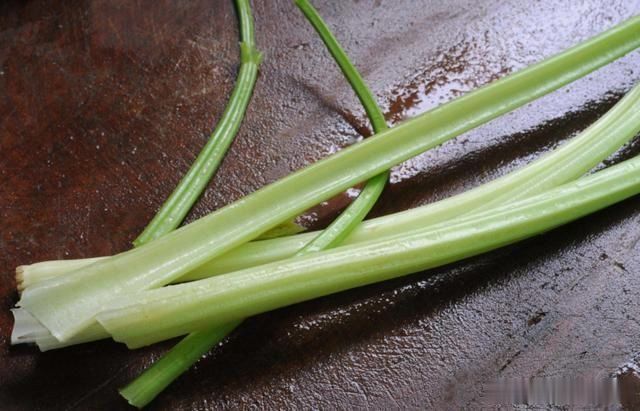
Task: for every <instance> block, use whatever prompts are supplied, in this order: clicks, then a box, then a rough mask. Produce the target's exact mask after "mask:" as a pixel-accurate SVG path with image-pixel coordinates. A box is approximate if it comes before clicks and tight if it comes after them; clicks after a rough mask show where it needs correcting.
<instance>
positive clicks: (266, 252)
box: [18, 85, 640, 286]
mask: <svg viewBox="0 0 640 411" xmlns="http://www.w3.org/2000/svg"><path fill="white" fill-rule="evenodd" d="M638 112H640V85H638V86H635V87H634V88H633V89H632V90H631V91H629V93H627V95H626V96H625V97H623V98H622V99H621V100H620V101H619V102H618V103H617V104H616V105H615V106H614V107H613V108H611V110H609V111H608V112H607V113H606V114H605V115H604V116H602V117H601V118H600V119H598V121H596V122H595V123H594V124H593V125H591V126H590V127H589V128H587V129H586V130H585V131H583V132H582V133H580V134H579V135H578V136H576V137H575V138H573V139H571V140H570V141H568V142H567V143H565V144H562V145H561V146H560V147H559V148H557V149H556V150H554V151H552V152H550V153H548V154H545V155H543V156H542V157H541V158H539V159H536V160H535V161H533V162H532V163H531V164H529V165H527V166H525V167H523V168H521V169H518V170H516V171H514V172H511V173H509V174H507V175H505V176H503V177H500V178H498V179H496V180H493V181H491V182H489V183H486V184H484V185H482V186H479V187H476V188H473V189H471V190H469V191H467V192H464V193H461V194H458V195H456V196H453V197H451V198H447V199H444V200H441V201H439V202H436V203H433V204H427V205H424V206H420V207H417V208H415V209H412V210H408V211H405V212H400V213H395V214H393V215H388V216H384V217H379V218H375V219H371V220H368V221H365V222H363V223H362V224H361V225H360V226H359V227H358V228H357V229H356V230H355V231H354V232H353V233H352V234H351V235H350V236H349V237H348V238H346V239H345V244H355V243H358V242H361V241H366V240H370V239H372V238H374V237H375V238H378V237H382V236H384V235H388V234H389V233H399V232H402V231H403V230H408V229H411V228H412V227H414V226H415V225H416V224H419V225H421V226H427V225H430V224H433V223H434V222H437V221H443V220H448V219H450V218H452V217H454V216H456V215H460V214H464V213H465V212H472V211H474V210H477V208H478V207H480V206H482V205H485V206H486V205H487V204H490V202H492V201H495V199H500V200H503V201H507V200H508V199H511V200H514V199H521V198H525V197H526V196H527V195H534V194H539V193H541V192H543V191H545V190H547V189H549V188H553V187H555V186H557V185H560V184H563V183H566V182H568V181H571V180H573V179H575V178H577V177H579V176H580V175H582V174H584V173H586V172H587V171H588V170H590V169H591V168H593V167H595V166H596V165H597V164H598V163H599V162H601V161H602V160H604V159H605V158H606V157H608V156H609V155H610V154H612V153H613V152H615V151H616V150H617V149H618V148H620V147H621V146H622V145H623V144H625V143H626V142H627V141H629V140H630V139H631V138H633V137H634V136H635V135H636V134H637V133H638V132H639V131H640V124H639V123H638V120H637V117H635V116H633V117H632V116H629V113H638ZM316 235H317V233H305V234H300V235H295V236H291V237H285V238H278V239H271V240H264V241H254V242H250V243H247V244H244V245H242V246H239V247H237V248H235V249H233V250H231V251H229V252H228V253H226V254H224V255H222V256H220V257H218V258H215V259H213V260H211V261H208V262H207V263H205V264H203V265H201V266H200V267H198V268H196V269H195V270H193V271H191V272H189V273H187V274H186V275H185V276H184V277H181V278H180V279H178V280H177V281H192V280H197V279H202V278H207V277H210V276H213V275H219V274H224V273H227V272H231V271H237V270H241V269H244V268H248V267H252V266H255V265H260V264H265V263H268V262H272V261H277V260H281V259H284V258H288V257H291V256H293V255H294V254H295V253H296V251H297V250H299V249H301V248H302V247H304V245H305V244H307V243H308V242H309V241H311V239H312V238H314V237H315V236H316ZM98 258H108V257H98ZM96 260H97V259H94V258H86V259H78V260H55V261H45V262H40V263H36V264H31V265H26V266H21V267H19V271H20V274H19V276H18V277H19V278H20V281H24V286H28V285H33V284H36V283H38V282H41V281H44V280H45V279H48V278H52V277H55V276H61V275H65V274H67V273H68V272H69V271H71V270H74V269H77V268H80V267H85V266H87V265H89V264H91V263H93V262H95V261H96Z"/></svg>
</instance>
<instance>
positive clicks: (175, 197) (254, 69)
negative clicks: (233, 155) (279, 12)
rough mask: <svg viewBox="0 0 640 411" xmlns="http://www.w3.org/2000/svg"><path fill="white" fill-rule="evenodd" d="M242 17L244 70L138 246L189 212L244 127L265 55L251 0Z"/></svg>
mask: <svg viewBox="0 0 640 411" xmlns="http://www.w3.org/2000/svg"><path fill="white" fill-rule="evenodd" d="M236 4H237V8H238V10H239V13H238V17H239V19H240V38H241V41H240V70H239V73H238V79H237V81H236V85H235V87H234V89H233V93H232V94H231V97H230V99H229V104H227V107H226V108H225V110H224V112H223V113H222V117H221V118H220V122H219V123H218V124H217V125H216V128H215V130H214V131H213V133H212V134H211V137H210V138H209V141H208V142H207V144H206V145H205V147H204V148H203V149H202V151H201V152H200V154H198V157H197V158H196V160H195V162H194V163H193V164H192V165H191V168H190V169H189V171H188V172H187V174H186V175H185V176H184V177H183V178H182V180H181V181H180V183H179V184H178V185H177V186H176V188H175V189H174V190H173V192H172V193H171V195H170V196H169V198H168V199H167V200H166V201H165V202H164V203H163V204H162V207H160V210H158V212H157V214H156V215H155V217H153V219H152V220H151V222H150V223H149V225H147V227H146V228H145V229H144V231H143V232H142V233H141V234H140V235H139V236H138V238H136V239H135V240H134V241H133V244H134V245H135V246H140V245H142V244H145V243H148V242H149V241H151V240H154V239H156V238H159V237H161V236H163V235H165V234H166V233H168V232H170V231H173V230H174V229H175V228H176V227H178V226H179V225H180V224H181V223H182V220H184V218H185V217H186V215H187V213H188V212H189V210H190V209H191V207H192V206H193V204H194V203H195V202H196V201H197V200H198V197H200V195H201V194H202V192H203V191H204V189H205V188H206V186H207V184H208V182H209V180H210V179H211V177H212V176H213V174H214V173H215V172H216V170H217V169H218V166H219V165H220V163H221V162H222V159H223V158H224V155H225V153H226V152H227V149H228V148H229V146H230V145H231V142H232V141H233V139H234V137H235V135H236V134H237V133H238V130H239V129H240V124H241V123H242V118H243V117H244V114H245V112H246V110H247V106H248V105H249V100H250V99H251V94H252V93H253V86H254V85H255V82H256V79H257V77H258V66H259V65H260V60H261V58H262V57H261V54H260V52H258V50H257V49H256V47H255V42H254V39H253V17H252V16H251V13H250V12H247V11H244V10H245V9H248V8H249V7H250V6H249V3H248V0H236Z"/></svg>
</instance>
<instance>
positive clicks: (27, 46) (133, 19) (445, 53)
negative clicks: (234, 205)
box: [0, 0, 640, 410]
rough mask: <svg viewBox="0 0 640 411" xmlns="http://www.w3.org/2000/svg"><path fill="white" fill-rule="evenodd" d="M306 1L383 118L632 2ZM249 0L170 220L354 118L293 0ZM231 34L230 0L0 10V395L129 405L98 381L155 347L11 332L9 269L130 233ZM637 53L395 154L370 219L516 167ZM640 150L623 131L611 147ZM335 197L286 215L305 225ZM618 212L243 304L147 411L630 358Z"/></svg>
mask: <svg viewBox="0 0 640 411" xmlns="http://www.w3.org/2000/svg"><path fill="white" fill-rule="evenodd" d="M314 3H315V4H316V6H317V7H318V9H319V11H320V12H321V13H322V15H323V16H325V17H326V20H327V21H328V23H329V24H330V25H331V26H332V27H333V28H335V31H336V34H337V36H338V38H339V39H340V40H341V41H342V42H343V44H344V46H345V48H346V49H347V50H348V52H349V53H350V55H351V56H352V57H353V60H354V61H355V63H356V64H357V65H358V67H360V68H361V70H362V73H363V74H364V76H365V77H366V79H367V80H368V81H369V82H370V84H371V86H372V88H373V90H374V91H375V93H376V95H377V96H378V99H379V101H380V103H381V104H382V105H383V107H384V108H385V111H386V112H387V113H388V119H389V121H390V122H391V123H396V122H398V121H401V120H402V119H403V118H406V117H408V116H412V115H415V114H418V113H420V112H422V111H425V110H427V109H429V108H430V107H433V106H435V105H437V104H440V103H442V102H443V101H446V100H449V99H451V98H452V97H454V96H456V95H459V94H461V93H464V92H466V91H468V90H470V89H472V88H474V87H476V86H478V85H482V84H485V83H487V82H489V81H491V80H493V79H495V78H498V77H500V76H502V75H504V74H506V73H508V72H510V71H513V70H516V69H518V68H521V67H524V66H525V65H527V64H530V63H532V62H535V61H538V60H539V59H541V58H542V57H544V56H548V55H551V54H553V53H555V52H557V51H559V50H561V49H563V48H565V47H567V46H569V45H572V44H574V43H576V42H577V41H579V40H581V39H584V38H586V37H588V36H591V35H594V34H596V33H597V32H599V31H601V30H604V29H606V28H608V27H610V26H612V25H613V24H615V23H618V22H620V21H622V20H623V19H625V18H627V17H630V16H631V15H633V14H637V13H639V12H640V1H638V0H615V1H599V0H587V1H582V2H579V3H578V2H574V1H572V0H566V1H557V0H553V1H551V0H548V1H547V0H543V1H538V2H535V3H533V2H524V1H520V0H507V1H504V0H501V1H481V2H477V1H471V0H468V1H467V0H455V1H448V2H439V1H422V2H417V1H408V0H406V1H386V0H385V1H380V0H376V1H373V0H372V1H365V0H360V1H353V2H352V1H348V2H332V1H320V0H318V1H315V2H314ZM254 6H255V7H254V11H255V17H256V32H257V43H258V45H259V48H260V49H261V50H262V51H263V52H264V55H265V59H264V64H263V65H262V70H261V73H260V77H259V79H258V84H257V87H256V91H255V95H254V98H253V100H252V103H251V107H250V108H249V111H248V114H247V118H246V121H245V123H244V125H243V126H242V129H241V131H240V134H239V136H238V138H237V140H236V141H235V143H234V145H233V147H232V149H231V152H230V153H229V155H228V156H227V158H226V159H225V161H224V164H223V165H222V168H221V170H220V172H219V173H218V175H217V176H216V177H215V178H214V180H213V181H212V183H211V184H210V186H209V188H208V190H207V192H206V193H205V194H204V196H203V198H202V199H201V201H200V202H199V204H198V205H197V207H196V208H195V209H194V210H193V212H192V213H191V215H190V216H189V221H192V220H194V219H196V218H198V217H200V216H203V215H205V214H207V213H208V212H210V211H212V210H215V209H217V208H219V207H221V206H223V205H225V204H227V203H229V202H231V201H233V200H235V199H238V198H240V197H241V196H243V195H244V194H246V193H249V192H251V191H253V190H255V189H257V188H258V187H261V186H263V185H264V184H267V183H269V182H271V181H274V180H276V179H278V178H279V177H282V176H284V175H286V174H287V173H289V172H290V171H292V170H295V169H298V168H300V167H302V166H304V165H306V164H309V163H311V162H313V161H315V160H317V159H319V158H322V157H324V156H326V155H328V154H330V153H332V152H335V151H336V150H339V149H340V148H341V147H344V146H346V145H349V144H352V143H354V142H356V141H358V140H359V139H361V138H362V136H363V135H366V134H368V132H369V131H368V125H367V122H366V120H365V118H364V115H363V112H362V110H361V109H360V107H359V106H358V104H357V102H356V99H355V98H354V96H353V95H352V94H351V92H350V90H349V87H348V86H347V85H346V84H345V82H344V80H343V79H342V77H341V75H340V73H339V72H338V71H337V70H336V68H335V66H334V64H333V62H332V61H331V59H330V58H329V57H328V55H327V53H326V52H325V50H324V48H323V46H322V44H321V43H320V41H319V40H318V38H317V37H316V35H315V34H314V33H313V31H312V30H311V28H310V26H309V25H308V24H307V23H306V22H305V21H304V19H303V18H302V17H301V15H300V13H299V12H298V11H297V10H296V9H295V8H294V7H293V5H292V4H291V2H289V1H284V0H283V1H268V2H267V1H265V2H263V1H257V2H255V4H254ZM236 26H237V25H236V19H235V12H234V9H233V5H232V2H231V1H230V0H229V1H211V0H206V1H205V0H197V1H196V0H194V1H190V2H180V1H127V2H124V1H119V2H112V1H107V0H86V1H64V2H57V1H29V2H26V1H5V2H3V3H2V4H1V5H0V221H2V230H1V231H0V308H1V309H0V408H1V409H3V410H4V409H8V410H39V409H111V410H114V409H121V408H127V406H126V405H125V404H124V403H123V401H122V400H121V399H120V398H119V397H118V395H117V393H116V388H118V387H120V386H122V385H124V384H125V383H126V382H128V381H129V380H130V379H131V378H133V377H134V376H135V375H137V374H138V372H139V371H140V370H141V369H143V368H144V367H146V366H147V365H148V364H149V363H150V362H152V361H153V360H154V359H155V358H157V357H158V356H159V355H160V354H161V353H162V352H163V351H164V350H166V349H167V348H168V347H169V346H170V344H159V345H157V346H153V347H149V348H146V349H142V350H138V351H133V352H130V351H128V350H127V349H126V348H125V347H124V346H121V345H118V344H115V343H113V342H100V343H93V344H87V345H84V346H79V347H74V348H68V349H64V350H60V351H57V352H47V353H44V354H41V353H39V352H37V350H36V349H34V348H32V347H9V334H10V328H11V325H12V319H11V317H10V315H9V311H8V310H9V308H10V307H11V306H12V305H13V304H14V303H15V302H16V300H17V295H16V293H15V291H14V287H15V282H14V279H13V269H14V267H15V266H16V265H18V264H24V263H31V262H36V261H40V260H46V259H60V258H79V257H89V256H96V255H106V254H112V253H115V252H118V251H122V250H125V249H127V248H128V247H129V246H130V245H129V244H130V241H131V240H132V239H133V238H134V237H135V236H136V234H137V233H139V232H140V230H141V229H142V228H143V227H144V225H145V224H146V223H147V222H148V221H149V219H150V218H151V217H152V215H153V213H154V211H155V210H156V209H157V207H158V206H159V205H160V204H161V203H162V201H163V199H164V198H165V197H166V196H167V195H168V193H169V192H170V191H171V189H172V187H173V186H174V185H175V184H176V182H177V181H178V179H179V178H180V176H181V175H182V173H184V171H185V170H186V169H187V168H188V166H189V164H190V162H191V161H192V160H193V158H194V156H195V155H196V153H197V152H198V150H199V149H200V147H202V145H203V144H204V142H205V141H206V138H207V135H208V133H209V132H210V130H211V129H212V127H213V125H214V124H215V122H216V119H217V118H218V117H219V116H220V114H221V112H222V110H223V108H224V105H225V103H226V101H227V99H228V96H229V93H230V90H231V88H232V86H233V82H234V78H235V75H236V70H237V67H238V45H237V37H238V34H237V27H236ZM639 67H640V56H639V54H638V53H637V52H636V53H633V54H631V55H629V56H628V57H626V58H624V59H622V60H620V61H618V62H616V63H615V64H612V65H611V66H609V67H607V68H605V69H602V70H600V71H598V72H597V73H595V74H593V75H591V76H589V77H588V78H586V79H584V80H581V81H578V82H576V83H575V84H573V85H571V86H569V87H567V88H566V89H563V90H561V91H559V92H557V93H555V94H553V95H551V96H549V97H547V98H544V99H543V100H540V101H539V102H536V103H534V104H531V105H529V106H527V107H525V108H523V109H520V110H518V111H516V112H515V113H513V114H510V115H508V116H506V117H505V118H502V119H499V120H497V121H494V122H492V123H491V124H489V125H487V126H485V127H482V128H481V129H478V130H476V131H473V132H471V133H467V134H466V135H464V136H461V137H460V138H458V139H456V140H455V141H452V142H450V143H447V144H446V145H444V146H443V147H441V148H439V149H437V150H434V151H432V152H429V153H427V154H424V155H422V156H419V157H418V158H416V159H413V160H411V161H408V162H407V163H405V164H403V165H401V166H399V167H397V168H395V169H394V171H393V176H392V184H391V185H390V187H389V188H388V189H387V190H386V191H385V193H384V196H383V199H382V200H381V202H380V203H379V204H378V205H377V206H376V208H375V210H374V211H373V214H374V215H381V214H386V213H390V212H393V211H398V210H403V209H406V208H410V207H415V206H417V205H420V204H425V203H428V202H431V201H434V200H437V199H440V198H443V197H446V196H449V195H451V194H454V193H457V192H460V191H463V190H465V189H467V188H470V187H473V186H475V185H477V184H480V183H482V182H486V181H489V180H491V179H492V178H495V177H496V176H499V175H503V174H505V173H507V172H509V171H511V170H513V169H515V168H517V167H519V166H521V165H522V164H525V163H526V162H528V161H530V160H531V159H532V158H535V157H536V156H537V155H539V154H540V153H543V152H545V151H547V150H549V149H551V148H553V147H555V146H556V145H558V144H559V143H561V142H562V141H564V140H566V139H567V138H569V137H571V136H573V135H575V134H576V133H577V132H579V131H580V130H582V129H584V128H585V127H586V126H587V125H588V124H590V123H591V122H593V121H594V120H595V119H596V118H597V117H598V116H599V115H601V114H602V113H603V112H605V111H606V110H607V109H608V108H609V107H610V106H611V105H612V104H614V103H615V102H616V101H617V100H618V99H619V98H620V96H621V95H622V93H624V92H625V91H626V90H628V89H629V88H630V87H631V86H632V84H633V83H634V82H636V81H637V80H639V79H640V69H639ZM639 151H640V141H638V140H636V141H635V142H634V143H632V144H630V145H629V146H628V147H626V148H625V149H623V150H622V151H621V152H619V153H617V154H616V155H615V156H614V157H613V158H612V159H611V161H613V162H615V161H619V160H620V159H622V158H625V157H629V156H632V155H635V154H637V153H638V152H639ZM348 198H349V197H348V196H347V195H345V196H342V197H340V198H337V199H334V200H332V201H330V202H328V203H327V204H325V205H322V206H319V207H317V208H316V209H314V210H312V212H309V213H308V214H307V215H306V216H305V217H304V218H303V222H304V223H305V224H306V225H308V226H310V227H321V226H322V225H324V224H326V223H327V222H328V221H329V220H330V218H331V217H332V216H333V215H335V213H336V212H337V211H338V210H339V208H340V207H341V206H343V205H344V204H345V203H346V202H347V201H348ZM639 222H640V198H638V197H635V198H632V199H629V200H627V201H625V202H623V203H621V204H619V205H616V206H614V207H611V208H610V209H607V210H605V211H602V212H599V213H597V214H595V215H593V216H590V217H588V218H585V219H583V220H581V221H578V222H576V223H574V224H570V225H568V226H566V227H563V228H560V229H557V230H554V231H551V232H549V233H547V234H545V235H543V236H540V237H537V238H534V239H532V240H529V241H526V242H524V243H521V244H518V245H515V246H512V247H509V248H507V249H504V250H500V251H497V252H493V253H490V254H488V255H486V256H482V257H479V258H474V259H472V260H470V261H466V262H463V263H459V264H455V265H452V266H448V267H445V268H442V269H438V270H432V271H430V272H426V273H420V274H416V275H413V276H410V277H407V278H404V279H400V280H397V281H391V282H387V283H385V284H379V285H375V286H370V287H366V288H363V289H359V290H355V291H350V292H346V293H342V294H339V295H335V296H331V297H327V298H323V299H320V300H317V301H312V302H309V303H305V304H300V305H296V306H293V307H289V308H286V309H281V310H278V311H276V312H273V313H269V314H265V315H261V316H259V317H257V318H253V319H251V320H249V321H247V322H246V324H245V325H243V326H242V327H241V328H240V329H239V330H237V331H236V332H235V333H234V334H233V335H232V337H231V338H230V339H229V340H228V341H226V342H225V343H224V344H223V345H222V346H221V347H218V348H216V349H215V350H214V351H213V352H212V353H211V354H210V355H208V356H207V357H206V358H204V359H203V360H201V361H200V362H199V363H198V365H197V366H196V367H195V368H194V369H192V370H191V371H189V372H188V373H187V374H186V375H184V376H183V377H182V378H181V379H180V380H179V381H177V382H176V383H175V384H174V385H173V386H171V388H170V389H168V390H167V391H166V392H165V393H164V394H162V395H161V397H159V398H158V400H157V401H155V402H154V403H153V404H152V406H151V407H150V408H151V409H167V410H175V409H202V410H208V409H219V408H234V409H235V408H252V409H253V408H257V409H264V408H322V409H332V408H339V409H352V408H378V409H382V408H425V407H428V408H432V409H447V408H459V407H460V406H472V405H474V404H477V402H478V401H479V400H480V399H481V397H482V395H483V393H482V386H483V384H487V383H490V382H492V381H495V380H496V379H497V378H499V377H507V378H509V377H525V378H528V377H549V376H562V375H565V376H573V375H584V374H589V373H592V374H593V373H596V374H598V375H602V376H609V375H612V374H615V373H616V372H618V371H619V370H620V369H621V368H624V367H626V369H630V368H633V367H637V365H636V364H637V363H638V361H640V357H639V355H640V354H639V353H640V323H639V322H638V320H637V318H639V317H640V303H639V301H640V281H638V279H639V274H640V259H638V253H639V251H640V244H639V243H640V226H639V225H638V223H639ZM629 378H633V377H629ZM625 401H626V400H625Z"/></svg>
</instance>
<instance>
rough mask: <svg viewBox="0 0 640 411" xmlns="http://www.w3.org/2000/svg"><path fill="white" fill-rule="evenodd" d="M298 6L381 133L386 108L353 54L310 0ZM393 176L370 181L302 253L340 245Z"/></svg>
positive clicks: (386, 174) (302, 0) (300, 1)
mask: <svg viewBox="0 0 640 411" xmlns="http://www.w3.org/2000/svg"><path fill="white" fill-rule="evenodd" d="M295 4H296V6H298V8H299V9H300V10H301V11H302V13H303V14H304V15H305V17H306V18H307V20H308V21H309V23H311V25H312V26H313V28H314V29H315V30H316V32H317V33H318V35H319V36H320V39H322V41H323V43H324V44H325V46H326V47H327V49H328V50H329V52H330V53H331V55H332V56H333V59H334V60H335V61H336V63H338V66H339V67H340V70H342V73H343V74H344V76H345V77H346V78H347V80H348V82H349V84H350V85H351V87H352V88H353V90H354V91H355V93H356V95H357V96H358V99H359V100H360V103H361V104H362V106H363V107H364V110H365V112H366V113H367V117H369V121H370V122H371V126H372V127H373V131H374V133H376V134H377V133H380V132H381V131H383V130H386V129H387V122H386V121H385V118H384V114H383V113H382V110H381V109H380V107H379V106H378V104H377V103H376V100H375V98H374V97H373V93H371V90H369V87H368V86H367V84H366V83H365V81H364V79H363V78H362V76H361V75H360V73H359V72H358V70H357V69H356V68H355V66H354V65H353V64H352V63H351V61H350V60H349V56H347V53H346V52H345V51H344V49H343V48H342V46H340V43H338V40H336V38H335V36H334V35H333V33H331V29H329V27H328V26H327V25H326V23H325V22H324V21H323V20H322V17H320V15H319V14H318V12H317V11H316V9H314V8H313V6H312V5H311V4H310V3H309V2H308V1H307V0H295ZM388 179H389V171H388V170H386V171H384V172H382V173H380V174H378V175H377V176H375V177H372V178H371V179H370V180H369V181H367V183H366V185H365V186H364V187H363V188H362V191H361V192H360V194H359V195H358V197H357V198H356V199H355V200H354V201H353V202H352V203H351V204H350V205H349V206H348V207H347V208H346V209H345V210H344V211H343V212H342V213H341V214H340V215H339V216H338V217H337V218H336V219H335V220H334V221H333V222H332V223H331V224H330V225H329V226H328V227H327V228H326V229H324V230H323V231H321V232H320V234H318V235H317V236H316V237H315V238H314V239H313V240H311V241H310V242H308V243H307V244H306V245H305V246H304V248H302V249H301V250H300V251H299V252H298V255H302V254H306V253H309V252H314V251H320V250H324V249H327V248H331V247H335V246H337V245H338V244H340V243H341V242H342V241H343V240H344V239H345V238H346V237H348V236H349V234H351V232H352V231H353V230H354V229H355V228H356V227H357V226H358V225H359V224H360V223H361V222H362V220H364V218H365V217H366V216H367V214H369V211H371V208H373V205H374V204H375V203H376V201H377V200H378V198H379V197H380V194H382V190H383V189H384V186H385V185H386V184H387V180H388Z"/></svg>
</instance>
